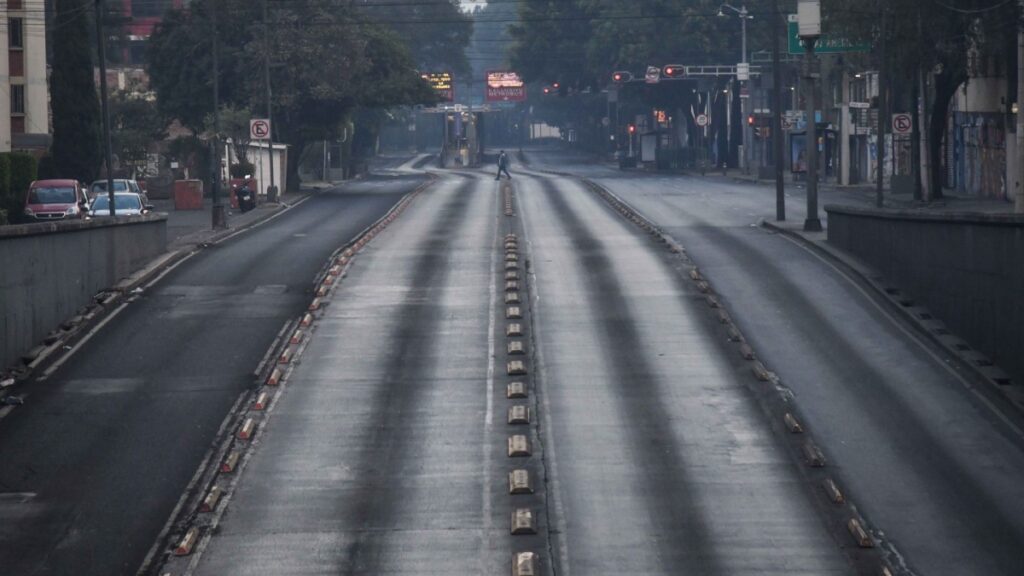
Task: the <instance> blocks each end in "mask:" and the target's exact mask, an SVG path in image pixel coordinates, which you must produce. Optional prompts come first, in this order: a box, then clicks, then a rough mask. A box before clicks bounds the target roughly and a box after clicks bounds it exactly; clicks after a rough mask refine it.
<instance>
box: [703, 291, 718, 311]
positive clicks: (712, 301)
mask: <svg viewBox="0 0 1024 576" xmlns="http://www.w3.org/2000/svg"><path fill="white" fill-rule="evenodd" d="M704 301H705V302H707V303H708V308H718V307H719V306H721V304H719V303H718V298H715V297H714V296H713V295H711V294H708V295H707V296H705V297H704Z"/></svg>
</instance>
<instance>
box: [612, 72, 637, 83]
mask: <svg viewBox="0 0 1024 576" xmlns="http://www.w3.org/2000/svg"><path fill="white" fill-rule="evenodd" d="M632 79H633V75H632V74H630V73H629V72H615V73H613V74H612V82H615V83H616V84H623V83H625V82H629V81H630V80H632Z"/></svg>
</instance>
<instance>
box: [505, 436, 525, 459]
mask: <svg viewBox="0 0 1024 576" xmlns="http://www.w3.org/2000/svg"><path fill="white" fill-rule="evenodd" d="M508 455H509V457H511V458H525V457H527V456H529V455H530V440H529V439H528V438H527V437H526V435H524V434H514V435H512V436H509V437H508Z"/></svg>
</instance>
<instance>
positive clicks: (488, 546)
mask: <svg viewBox="0 0 1024 576" xmlns="http://www.w3.org/2000/svg"><path fill="white" fill-rule="evenodd" d="M494 204H495V208H497V205H498V203H497V202H495V203H494ZM499 234H500V230H499V227H498V226H497V225H495V226H494V239H493V241H492V243H491V267H490V281H489V284H488V297H489V301H488V303H487V381H486V382H485V385H484V387H485V388H486V390H485V396H486V398H487V401H486V409H485V412H484V429H483V436H484V437H483V443H482V445H481V446H482V451H483V462H484V481H483V485H482V486H481V487H480V497H481V499H482V500H483V520H484V522H483V526H481V529H480V554H479V555H478V556H479V559H480V573H481V574H486V573H487V572H488V569H487V563H486V561H485V558H487V556H488V554H489V553H490V551H491V550H493V549H494V548H495V547H496V545H495V542H494V540H493V539H494V536H495V534H494V523H493V521H492V518H491V514H492V508H493V505H494V504H493V502H492V501H491V484H492V483H493V482H494V479H493V477H492V475H491V451H492V450H491V442H492V438H493V432H494V371H495V360H494V357H495V346H496V343H495V337H494V331H495V330H497V318H496V315H497V313H498V272H497V267H498V249H497V245H498V235H499Z"/></svg>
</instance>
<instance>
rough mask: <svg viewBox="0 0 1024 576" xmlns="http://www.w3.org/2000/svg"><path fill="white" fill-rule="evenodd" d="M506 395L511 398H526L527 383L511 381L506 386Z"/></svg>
mask: <svg viewBox="0 0 1024 576" xmlns="http://www.w3.org/2000/svg"><path fill="white" fill-rule="evenodd" d="M505 396H506V397H507V398H509V399H510V400H515V399H521V398H526V396H527V394H526V384H524V383H522V382H509V383H508V386H506V387H505Z"/></svg>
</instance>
